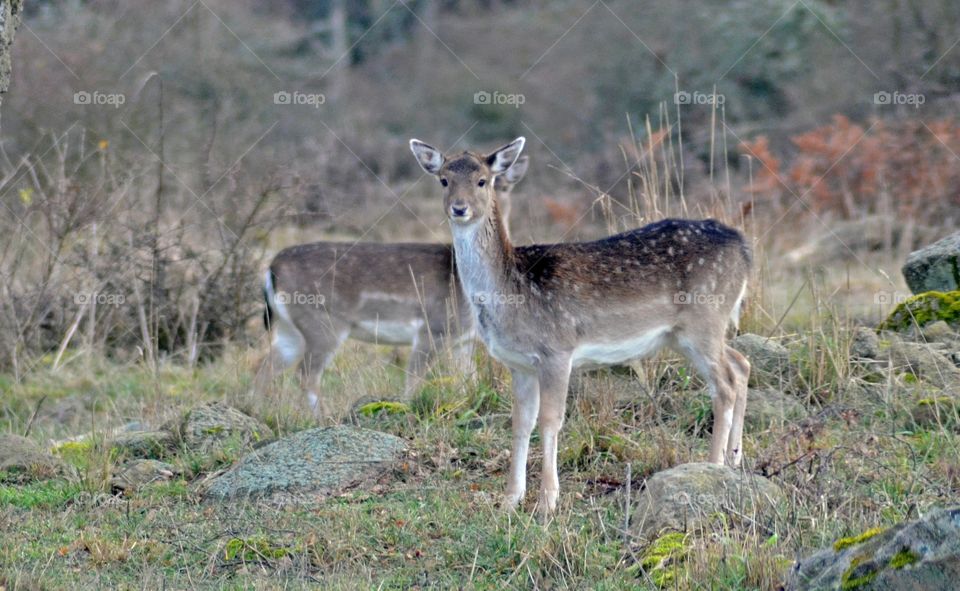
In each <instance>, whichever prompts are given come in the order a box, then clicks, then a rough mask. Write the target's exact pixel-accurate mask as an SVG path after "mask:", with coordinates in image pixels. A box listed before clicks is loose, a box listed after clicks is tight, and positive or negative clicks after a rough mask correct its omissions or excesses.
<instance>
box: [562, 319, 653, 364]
mask: <svg viewBox="0 0 960 591" xmlns="http://www.w3.org/2000/svg"><path fill="white" fill-rule="evenodd" d="M669 330H670V329H669V327H666V326H661V327H657V328H654V329H651V330H648V331H647V332H645V333H642V334H639V335H636V336H634V337H632V338H629V339H624V340H619V341H610V342H596V343H581V344H580V345H579V346H577V348H576V349H574V351H573V366H574V367H589V366H604V365H612V364H614V363H622V362H624V361H629V360H631V359H639V358H642V357H647V356H648V355H651V354H653V353H655V352H656V351H657V350H658V349H660V347H662V346H663V344H664V336H666V334H667V332H668V331H669Z"/></svg>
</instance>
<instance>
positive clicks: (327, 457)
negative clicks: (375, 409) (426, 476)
mask: <svg viewBox="0 0 960 591" xmlns="http://www.w3.org/2000/svg"><path fill="white" fill-rule="evenodd" d="M405 449H406V442H404V440H402V439H400V438H399V437H394V436H393V435H389V434H387V433H381V432H379V431H372V430H369V429H359V428H354V427H343V426H339V427H323V428H319V429H309V430H307V431H300V432H299V433H294V434H293V435H291V436H289V437H284V438H283V439H280V440H277V441H274V442H273V443H270V444H268V445H265V446H263V447H261V448H259V449H256V450H254V451H252V452H250V453H249V454H247V455H246V456H244V457H243V458H242V459H241V460H240V461H239V462H237V464H236V465H235V466H234V467H233V468H231V469H230V470H228V471H227V472H225V473H223V474H221V475H220V476H218V477H216V478H215V479H214V480H213V481H212V482H210V483H209V484H208V485H207V487H206V490H205V491H204V496H205V497H206V498H208V499H263V500H265V501H266V502H269V503H272V504H283V503H288V502H310V501H314V500H318V499H319V498H321V497H325V496H330V495H335V494H338V493H340V492H342V491H344V490H345V489H348V488H352V487H355V486H358V485H360V484H362V483H365V482H373V481H375V480H377V479H379V478H380V477H381V476H383V475H384V474H386V473H387V471H388V470H389V469H390V468H391V466H392V465H393V464H394V463H395V462H396V461H397V460H398V459H399V457H400V454H401V453H402V452H403V451H404V450H405Z"/></svg>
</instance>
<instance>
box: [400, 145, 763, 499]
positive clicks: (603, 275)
mask: <svg viewBox="0 0 960 591" xmlns="http://www.w3.org/2000/svg"><path fill="white" fill-rule="evenodd" d="M523 145H524V139H523V138H518V139H516V140H514V141H513V142H511V143H509V144H507V145H506V146H503V147H502V148H500V149H498V150H495V151H493V152H492V153H490V154H486V155H481V154H475V153H464V154H460V155H457V156H454V157H450V158H447V157H444V155H443V154H442V153H441V152H439V151H438V150H436V149H435V148H432V147H431V146H429V145H427V144H425V143H423V142H421V141H419V140H411V141H410V147H411V149H412V150H413V153H414V155H415V156H416V157H417V161H418V162H419V163H420V165H421V166H422V167H423V169H424V170H425V171H427V172H428V173H430V174H432V175H435V176H436V177H437V178H438V179H439V180H440V184H441V185H442V186H443V206H444V211H445V212H446V215H447V218H448V220H449V223H450V228H451V231H452V233H453V246H454V252H455V257H456V263H457V268H458V270H459V274H460V280H461V283H462V286H463V289H464V293H465V294H466V296H467V301H468V302H470V305H471V308H472V311H473V313H474V315H475V317H476V322H477V330H478V332H479V335H480V338H481V339H482V340H483V342H484V344H485V345H486V347H487V349H488V350H489V352H490V354H491V355H492V356H493V357H495V358H496V359H498V360H499V361H501V362H502V363H504V364H505V365H507V366H508V367H509V368H510V373H511V376H512V379H513V392H514V402H513V450H512V451H513V453H512V456H511V467H510V476H509V480H508V483H507V489H506V503H507V504H508V506H511V507H512V506H514V505H516V504H517V503H518V502H519V501H520V500H521V499H522V498H523V496H524V494H525V491H526V463H527V452H528V448H529V441H530V434H531V432H532V431H533V427H534V424H535V423H537V421H538V418H539V425H540V436H541V439H542V441H543V473H542V477H541V484H540V507H541V509H542V510H543V511H545V512H547V513H549V512H552V511H553V510H554V509H555V508H556V504H557V498H558V496H559V486H560V485H559V479H558V476H557V438H558V435H559V432H560V429H561V427H562V425H563V419H564V412H565V406H566V396H567V385H568V381H569V378H570V372H571V370H572V369H576V368H581V367H589V366H603V365H611V364H616V363H622V362H624V361H626V360H629V359H634V358H640V357H644V356H648V355H651V354H653V353H655V352H656V351H657V350H659V349H660V348H662V347H664V346H669V347H671V348H673V349H675V350H677V351H678V352H680V353H681V354H683V355H684V357H686V359H687V360H688V361H689V362H690V364H691V365H693V367H694V368H695V369H696V370H697V371H698V372H699V373H700V374H701V375H702V376H703V377H704V379H705V380H706V381H707V383H708V385H709V388H710V394H711V396H712V398H713V412H714V424H713V436H712V440H711V443H710V461H711V462H713V463H716V464H723V463H725V462H726V463H728V464H730V465H733V466H736V465H738V464H739V463H740V459H741V453H742V452H741V438H742V435H743V415H744V409H745V408H746V403H747V377H748V375H749V372H750V364H749V363H748V362H747V360H746V358H744V356H743V355H741V354H740V353H738V352H737V351H736V350H734V349H733V348H731V347H729V346H728V345H727V344H726V336H725V335H726V331H727V329H728V327H729V325H730V324H731V322H732V323H733V324H736V322H737V320H738V316H739V311H740V305H741V303H742V301H743V297H744V294H745V292H746V285H747V278H748V277H749V274H750V265H751V252H750V248H749V246H748V245H747V243H746V241H745V240H744V238H743V236H742V235H741V234H740V233H739V232H737V231H736V230H734V229H731V228H728V227H726V226H724V225H722V224H720V223H718V222H716V221H713V220H705V221H691V220H663V221H660V222H657V223H654V224H651V225H649V226H645V227H642V228H638V229H636V230H631V231H629V232H624V233H622V234H617V235H614V236H610V237H608V238H604V239H602V240H597V241H593V242H579V243H567V244H543V245H531V246H514V245H513V244H511V242H510V238H509V236H508V235H507V232H506V229H505V227H504V221H503V216H502V214H501V212H500V210H499V207H498V205H497V202H496V200H495V199H494V193H493V191H491V189H490V180H491V179H493V178H495V177H496V176H497V175H499V174H502V173H503V172H504V171H505V170H507V169H508V168H509V167H510V165H511V164H512V163H513V162H514V160H516V159H517V157H518V156H519V155H520V152H521V151H522V149H523Z"/></svg>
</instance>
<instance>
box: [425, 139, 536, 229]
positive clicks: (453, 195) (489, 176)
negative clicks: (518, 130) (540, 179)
mask: <svg viewBox="0 0 960 591" xmlns="http://www.w3.org/2000/svg"><path fill="white" fill-rule="evenodd" d="M525 141H526V140H525V139H524V138H522V137H519V138H517V139H515V140H513V141H512V142H510V143H509V144H507V145H505V146H503V147H501V148H498V149H496V150H494V151H493V152H490V153H489V154H486V155H481V154H476V153H473V152H463V153H461V154H458V155H456V156H451V157H449V158H448V157H446V156H444V155H443V153H442V152H440V150H437V149H436V148H434V147H433V146H430V145H428V144H425V143H423V142H421V141H420V140H415V139H414V140H410V149H411V150H412V151H413V154H414V156H416V157H417V162H419V163H420V166H421V167H422V168H423V170H424V171H426V172H427V173H429V174H432V175H433V176H435V177H437V179H438V180H439V181H440V185H441V186H442V187H443V208H444V211H445V212H446V215H447V219H449V220H450V223H452V224H460V225H470V224H473V223H476V222H478V221H482V220H485V219H487V218H488V217H489V216H491V215H493V212H494V211H496V207H495V206H494V205H493V204H494V203H495V199H496V190H495V189H496V182H497V177H498V176H500V175H504V174H505V173H507V171H508V170H509V169H510V167H511V166H512V165H513V163H514V162H516V160H517V158H519V156H520V152H521V151H523V144H524V142H525ZM519 172H520V175H519V177H522V176H523V172H524V171H519ZM519 177H517V180H519ZM506 180H507V181H508V182H509V178H507V179H506Z"/></svg>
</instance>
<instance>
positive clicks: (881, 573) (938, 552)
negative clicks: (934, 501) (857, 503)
mask: <svg viewBox="0 0 960 591" xmlns="http://www.w3.org/2000/svg"><path fill="white" fill-rule="evenodd" d="M958 585H960V507H953V508H950V509H940V510H937V511H933V512H931V513H929V514H927V515H926V516H924V517H923V518H921V519H917V520H915V521H909V522H905V523H901V524H900V525H897V526H895V527H892V528H890V529H887V530H884V529H872V530H867V531H866V532H863V533H861V534H859V535H855V536H851V537H849V538H843V539H840V540H837V541H836V542H834V544H833V546H832V547H830V548H826V549H824V550H821V551H819V552H817V553H815V554H813V555H812V556H810V557H809V558H805V559H803V560H801V561H800V562H798V563H796V564H795V565H794V566H793V568H792V569H791V571H790V575H789V578H788V580H787V585H786V589H787V590H788V591H807V590H813V589H857V590H862V591H879V590H883V591H900V590H908V589H911V590H912V589H922V590H923V591H955V590H956V589H957V588H958Z"/></svg>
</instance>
